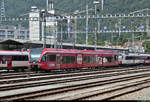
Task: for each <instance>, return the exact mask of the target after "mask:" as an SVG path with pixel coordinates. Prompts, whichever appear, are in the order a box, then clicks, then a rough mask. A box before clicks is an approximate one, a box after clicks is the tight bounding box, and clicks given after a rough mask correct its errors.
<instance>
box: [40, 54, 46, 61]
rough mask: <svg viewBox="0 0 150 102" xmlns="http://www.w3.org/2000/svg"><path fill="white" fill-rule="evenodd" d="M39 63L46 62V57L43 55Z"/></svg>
mask: <svg viewBox="0 0 150 102" xmlns="http://www.w3.org/2000/svg"><path fill="white" fill-rule="evenodd" d="M41 62H46V55H45V54H44V55H43V56H42V59H41Z"/></svg>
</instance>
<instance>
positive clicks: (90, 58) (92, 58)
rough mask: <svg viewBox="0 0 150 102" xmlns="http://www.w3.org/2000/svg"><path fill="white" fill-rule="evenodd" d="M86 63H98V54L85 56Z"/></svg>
mask: <svg viewBox="0 0 150 102" xmlns="http://www.w3.org/2000/svg"><path fill="white" fill-rule="evenodd" d="M84 63H96V56H84Z"/></svg>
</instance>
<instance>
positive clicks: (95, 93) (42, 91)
mask: <svg viewBox="0 0 150 102" xmlns="http://www.w3.org/2000/svg"><path fill="white" fill-rule="evenodd" d="M149 87H150V66H133V67H123V68H122V67H113V68H104V69H103V70H102V69H96V68H95V69H84V68H83V69H80V70H69V71H62V70H61V71H53V72H50V73H46V72H39V73H35V72H29V71H26V72H13V71H12V72H11V71H10V72H5V71H0V101H4V100H7V101H11V100H132V99H135V100H144V99H145V100H149V99H150V98H149V97H148V96H147V98H146V95H145V94H147V95H148V91H147V89H149ZM144 90H145V91H144ZM142 91H143V92H142ZM146 91H147V92H146ZM141 92H142V93H143V95H144V98H143V97H142V96H141V95H142V93H141ZM144 92H146V93H145V94H144ZM138 95H139V96H138ZM135 96H136V97H135ZM149 96H150V93H149Z"/></svg>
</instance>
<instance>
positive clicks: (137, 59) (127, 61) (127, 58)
mask: <svg viewBox="0 0 150 102" xmlns="http://www.w3.org/2000/svg"><path fill="white" fill-rule="evenodd" d="M147 56H148V54H142V53H122V54H120V58H121V60H120V64H122V65H138V64H144V63H145V60H146V58H147Z"/></svg>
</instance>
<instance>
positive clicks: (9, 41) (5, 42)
mask: <svg viewBox="0 0 150 102" xmlns="http://www.w3.org/2000/svg"><path fill="white" fill-rule="evenodd" d="M0 44H9V45H23V43H21V42H19V41H15V40H10V39H8V40H3V41H0Z"/></svg>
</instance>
